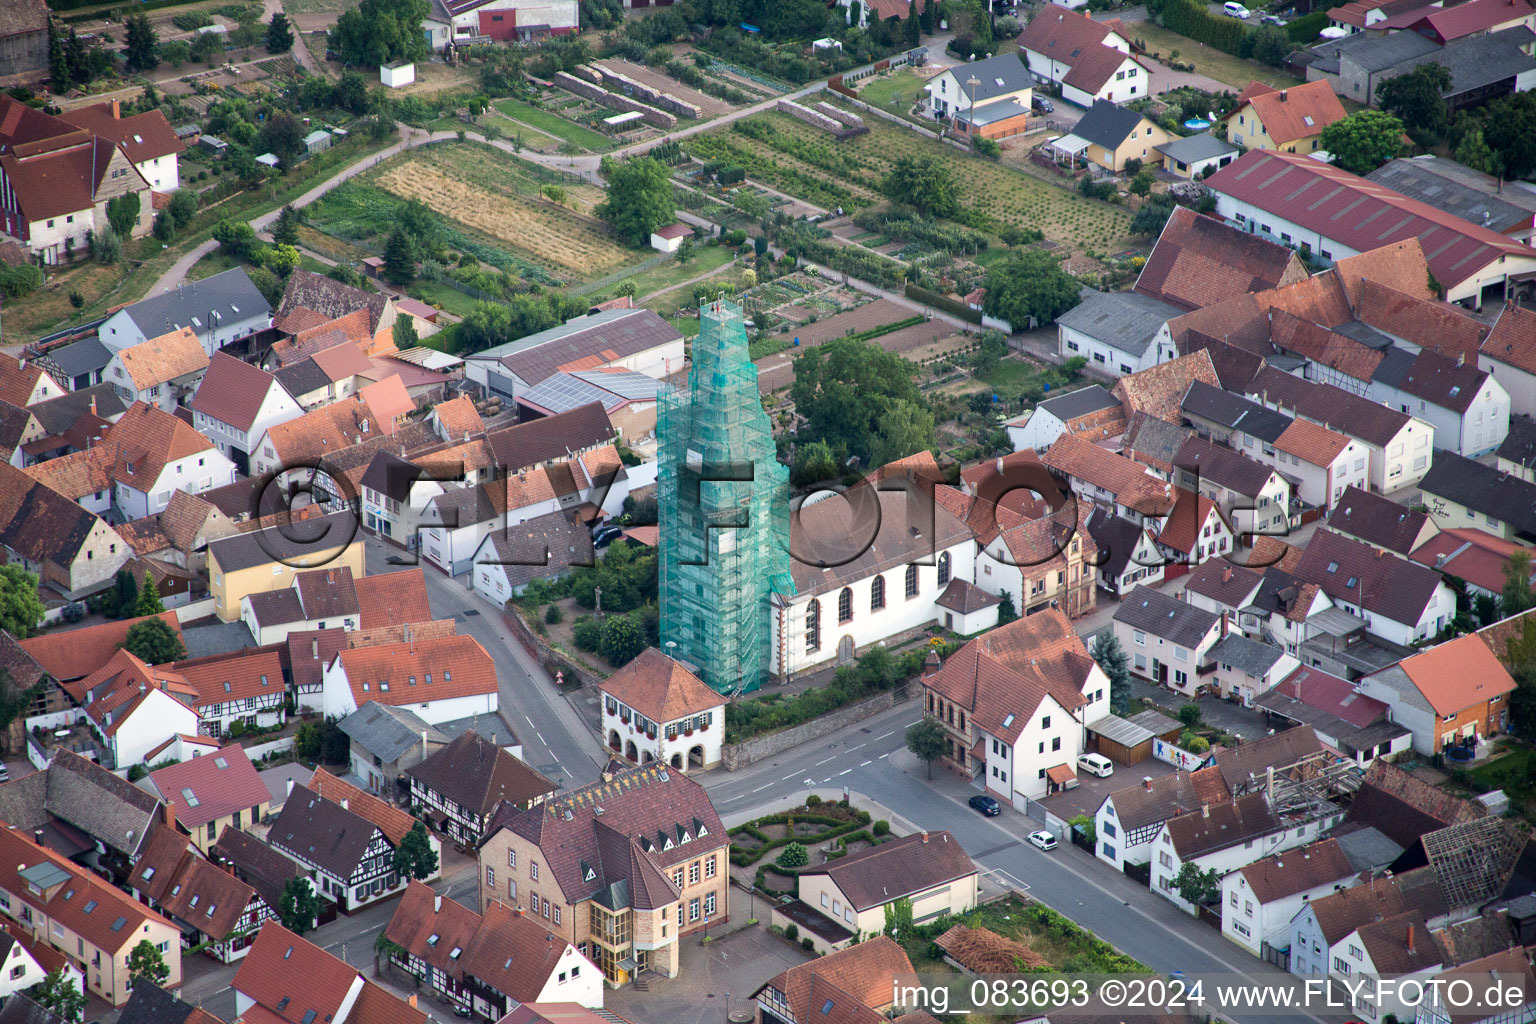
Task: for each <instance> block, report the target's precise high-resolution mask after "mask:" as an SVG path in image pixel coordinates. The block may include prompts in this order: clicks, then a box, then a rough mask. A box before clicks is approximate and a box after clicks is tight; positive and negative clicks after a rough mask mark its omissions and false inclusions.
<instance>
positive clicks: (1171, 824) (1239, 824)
mask: <svg viewBox="0 0 1536 1024" xmlns="http://www.w3.org/2000/svg"><path fill="white" fill-rule="evenodd" d="M1165 827H1166V828H1167V829H1168V835H1169V836H1170V837H1171V838H1172V839H1173V848H1174V849H1175V850H1177V851H1178V854H1179V857H1180V859H1182V860H1185V861H1188V860H1193V859H1194V858H1196V857H1202V856H1204V855H1206V854H1208V853H1215V852H1216V851H1217V850H1225V849H1228V848H1229V847H1232V846H1236V845H1237V844H1238V843H1246V842H1251V841H1253V840H1255V839H1258V838H1259V837H1260V836H1267V835H1272V834H1274V833H1275V832H1278V831H1280V830H1281V829H1282V828H1284V827H1285V823H1284V822H1282V821H1281V820H1280V818H1279V817H1278V816H1277V815H1276V814H1275V812H1274V811H1273V810H1271V809H1270V806H1269V797H1268V796H1267V795H1265V794H1264V793H1250V794H1248V795H1247V796H1240V797H1238V798H1237V799H1236V800H1224V801H1222V802H1221V803H1217V804H1208V805H1204V806H1202V807H1201V808H1199V809H1198V810H1193V811H1190V812H1188V813H1186V814H1182V815H1180V816H1179V817H1177V818H1169V819H1168V821H1167V822H1166V825H1165Z"/></svg>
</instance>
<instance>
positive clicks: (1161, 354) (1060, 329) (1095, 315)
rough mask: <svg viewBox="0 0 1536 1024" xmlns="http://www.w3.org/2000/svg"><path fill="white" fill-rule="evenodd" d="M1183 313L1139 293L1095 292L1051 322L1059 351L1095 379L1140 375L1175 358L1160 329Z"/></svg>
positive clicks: (1173, 351)
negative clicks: (1083, 365)
mask: <svg viewBox="0 0 1536 1024" xmlns="http://www.w3.org/2000/svg"><path fill="white" fill-rule="evenodd" d="M1183 313H1184V310H1182V309H1179V308H1178V307H1177V306H1173V305H1170V304H1169V303H1166V302H1160V301H1158V300H1157V299H1153V298H1149V297H1147V296H1145V295H1142V294H1140V293H1138V292H1094V293H1093V294H1091V295H1089V296H1088V297H1087V298H1086V299H1084V300H1083V301H1082V302H1081V303H1079V304H1078V305H1077V306H1074V307H1073V308H1072V309H1070V310H1068V311H1067V312H1065V313H1063V314H1062V315H1061V316H1059V317H1057V318H1056V335H1057V346H1058V351H1059V352H1060V353H1061V357H1062V358H1063V359H1071V358H1073V357H1076V356H1081V357H1082V358H1084V359H1086V360H1088V366H1087V369H1088V370H1090V371H1092V372H1093V373H1095V374H1097V375H1099V376H1107V377H1124V376H1126V375H1128V374H1132V373H1140V372H1141V371H1143V370H1148V369H1151V368H1152V367H1154V366H1157V365H1158V364H1159V363H1166V362H1168V361H1169V360H1171V359H1173V358H1175V357H1176V356H1178V354H1179V351H1178V348H1177V347H1176V346H1175V345H1174V343H1173V339H1172V337H1171V336H1170V335H1169V334H1168V333H1167V332H1166V331H1164V330H1163V327H1164V325H1165V324H1167V323H1168V321H1169V320H1172V319H1174V318H1175V317H1178V316H1180V315H1182V314H1183Z"/></svg>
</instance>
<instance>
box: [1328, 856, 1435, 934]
mask: <svg viewBox="0 0 1536 1024" xmlns="http://www.w3.org/2000/svg"><path fill="white" fill-rule="evenodd" d="M1310 906H1311V908H1312V913H1313V914H1315V915H1316V916H1317V923H1318V927H1319V928H1321V930H1322V933H1323V938H1325V939H1327V940H1328V944H1329V945H1332V944H1333V943H1335V942H1338V941H1339V940H1341V939H1343V938H1344V937H1345V936H1346V935H1348V934H1349V933H1350V932H1352V931H1354V930H1355V929H1356V928H1359V927H1360V926H1361V925H1365V924H1370V923H1372V922H1375V921H1378V920H1382V919H1385V918H1388V917H1395V916H1397V915H1399V914H1403V913H1406V912H1408V911H1410V910H1417V911H1418V912H1420V913H1422V914H1423V915H1424V916H1426V917H1434V916H1436V915H1437V914H1443V913H1445V911H1446V909H1447V908H1446V904H1445V898H1444V897H1443V896H1441V894H1440V886H1439V885H1438V884H1436V882H1435V875H1434V870H1433V869H1432V868H1428V867H1423V868H1416V869H1414V870H1413V871H1405V872H1403V873H1401V874H1396V875H1390V876H1387V877H1383V878H1373V879H1370V880H1368V881H1366V882H1364V883H1363V884H1361V885H1357V886H1355V887H1353V888H1350V889H1340V890H1339V891H1338V892H1335V893H1330V894H1329V895H1327V896H1324V897H1322V898H1321V899H1315V900H1313V901H1312V902H1311V904H1310Z"/></svg>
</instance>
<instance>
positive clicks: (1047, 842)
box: [1029, 829, 1056, 850]
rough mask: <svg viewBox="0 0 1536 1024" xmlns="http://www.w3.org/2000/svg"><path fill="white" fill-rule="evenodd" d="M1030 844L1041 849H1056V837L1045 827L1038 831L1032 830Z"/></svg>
mask: <svg viewBox="0 0 1536 1024" xmlns="http://www.w3.org/2000/svg"><path fill="white" fill-rule="evenodd" d="M1029 845H1030V846H1033V847H1035V848H1036V849H1040V850H1054V849H1056V837H1055V836H1053V835H1051V834H1050V833H1049V832H1047V831H1045V829H1041V830H1040V831H1038V832H1031V833H1030V834H1029Z"/></svg>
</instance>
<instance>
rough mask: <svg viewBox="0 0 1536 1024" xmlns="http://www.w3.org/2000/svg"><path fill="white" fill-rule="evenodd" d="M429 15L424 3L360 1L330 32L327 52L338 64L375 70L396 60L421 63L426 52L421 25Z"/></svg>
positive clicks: (412, 0)
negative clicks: (337, 57)
mask: <svg viewBox="0 0 1536 1024" xmlns="http://www.w3.org/2000/svg"><path fill="white" fill-rule="evenodd" d="M430 12H431V4H429V3H428V2H427V0H363V2H362V3H361V4H359V5H358V6H356V7H354V8H352V9H351V10H350V11H347V12H345V13H344V14H342V16H341V17H340V18H339V19H338V20H337V22H336V27H335V28H334V29H332V30H331V36H330V43H331V49H333V50H335V51H336V52H337V53H339V54H340V55H341V60H342V63H344V64H348V65H353V66H357V65H361V66H363V67H368V68H372V67H376V66H378V65H380V64H388V63H390V62H392V61H397V60H413V61H414V60H422V59H424V58H425V57H426V56H427V55H428V54H429V53H430V52H431V47H429V46H428V45H427V37H426V34H425V33H424V32H422V30H421V23H422V21H423V20H424V19H425V18H426V17H427V15H428V14H429V13H430Z"/></svg>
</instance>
